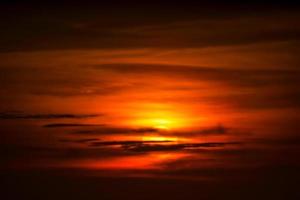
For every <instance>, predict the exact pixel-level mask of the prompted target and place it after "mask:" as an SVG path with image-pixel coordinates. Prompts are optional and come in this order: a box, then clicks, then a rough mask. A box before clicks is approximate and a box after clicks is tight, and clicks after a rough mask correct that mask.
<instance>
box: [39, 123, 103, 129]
mask: <svg viewBox="0 0 300 200" xmlns="http://www.w3.org/2000/svg"><path fill="white" fill-rule="evenodd" d="M87 126H89V127H93V126H104V125H103V124H78V123H53V124H45V125H43V127H45V128H67V127H87Z"/></svg>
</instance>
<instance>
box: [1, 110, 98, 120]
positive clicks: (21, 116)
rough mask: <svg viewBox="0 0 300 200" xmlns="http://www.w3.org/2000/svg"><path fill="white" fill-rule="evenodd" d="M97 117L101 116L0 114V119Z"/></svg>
mask: <svg viewBox="0 0 300 200" xmlns="http://www.w3.org/2000/svg"><path fill="white" fill-rule="evenodd" d="M99 116H101V114H66V113H63V114H29V113H22V112H1V113H0V119H37V120H38V119H83V118H91V117H99Z"/></svg>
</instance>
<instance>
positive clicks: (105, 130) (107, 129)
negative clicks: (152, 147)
mask: <svg viewBox="0 0 300 200" xmlns="http://www.w3.org/2000/svg"><path fill="white" fill-rule="evenodd" d="M158 132H160V130H159V129H156V128H151V127H148V128H126V127H114V126H105V125H104V126H102V127H101V128H97V129H93V130H78V131H75V132H74V133H75V134H84V135H85V134H86V135H89V134H91V135H102V134H128V133H137V134H140V133H158Z"/></svg>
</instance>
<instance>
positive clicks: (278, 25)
mask: <svg viewBox="0 0 300 200" xmlns="http://www.w3.org/2000/svg"><path fill="white" fill-rule="evenodd" d="M194 4H195V3H194ZM194 4H192V3H191V4H189V3H186V4H180V5H178V4H174V2H172V3H167V4H162V3H161V2H160V3H159V4H149V5H148V4H146V3H142V4H135V3H133V4H130V3H126V4H103V3H101V4H97V3H95V4H94V6H92V5H93V4H92V5H85V4H79V5H78V4H74V3H72V4H70V3H69V4H66V5H63V4H62V5H61V4H59V6H58V5H56V6H54V5H52V4H51V6H45V5H44V4H43V6H41V5H40V6H38V5H36V4H25V5H22V4H21V5H18V6H13V5H11V6H8V7H5V6H4V7H3V8H2V9H1V16H0V17H1V19H2V20H1V21H0V22H1V25H2V27H3V29H2V37H1V40H0V44H1V51H20V50H40V49H43V50H45V49H76V48H77V49H83V48H93V49H95V48H98V49H99V48H140V47H160V48H174V47H176V48H186V47H207V46H212V45H235V44H249V43H255V42H266V41H286V40H297V39H299V36H298V35H299V28H298V26H297V21H298V19H299V15H298V14H297V12H295V10H296V9H295V8H294V7H293V6H286V7H284V8H283V7H280V6H278V5H277V6H272V5H273V4H268V5H267V6H266V5H265V6H262V5H261V4H259V5H258V4H254V6H250V5H244V4H243V5H241V4H231V5H230V6H229V5H225V4H221V5H220V4H217V5H216V4H212V3H208V4H207V3H203V2H202V3H196V4H195V6H192V5H194ZM254 13H255V14H254ZM279 19H280V20H279Z"/></svg>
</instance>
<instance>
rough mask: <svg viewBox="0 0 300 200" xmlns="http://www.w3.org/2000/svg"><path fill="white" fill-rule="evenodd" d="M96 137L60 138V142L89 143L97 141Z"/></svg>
mask: <svg viewBox="0 0 300 200" xmlns="http://www.w3.org/2000/svg"><path fill="white" fill-rule="evenodd" d="M98 140H99V139H98V138H84V139H73V140H72V139H60V140H59V141H60V142H71V143H89V142H95V141H98Z"/></svg>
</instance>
